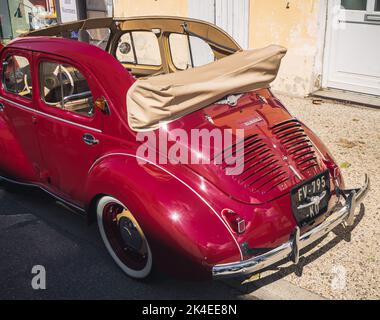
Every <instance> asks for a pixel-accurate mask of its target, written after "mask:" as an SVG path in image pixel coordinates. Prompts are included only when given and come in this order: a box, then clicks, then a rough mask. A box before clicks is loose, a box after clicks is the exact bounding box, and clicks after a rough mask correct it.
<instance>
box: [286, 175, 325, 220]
mask: <svg viewBox="0 0 380 320" xmlns="http://www.w3.org/2000/svg"><path fill="white" fill-rule="evenodd" d="M291 197H292V207H293V213H294V216H295V217H296V220H297V222H298V224H299V225H301V226H304V225H306V224H308V223H310V222H312V221H314V220H315V219H316V218H318V217H319V216H320V215H322V214H324V213H326V212H327V209H328V203H329V200H330V177H329V172H328V171H325V172H323V173H321V174H319V175H317V176H315V177H313V178H312V179H310V180H309V181H306V182H304V183H302V184H301V185H299V186H297V187H295V188H294V189H293V190H292V191H291Z"/></svg>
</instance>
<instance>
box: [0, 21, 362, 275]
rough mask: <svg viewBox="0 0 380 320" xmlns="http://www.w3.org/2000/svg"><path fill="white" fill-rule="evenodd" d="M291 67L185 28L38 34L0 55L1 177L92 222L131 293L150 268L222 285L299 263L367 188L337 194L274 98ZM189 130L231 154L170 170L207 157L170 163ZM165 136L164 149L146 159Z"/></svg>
mask: <svg viewBox="0 0 380 320" xmlns="http://www.w3.org/2000/svg"><path fill="white" fill-rule="evenodd" d="M285 53H286V50H285V49H284V48H282V47H279V46H270V47H267V48H264V49H258V50H249V51H243V50H241V48H240V47H239V45H238V44H237V43H236V42H235V41H234V40H233V39H232V38H231V37H230V36H228V35H227V34H226V33H225V32H224V31H222V30H221V29H219V28H218V27H216V26H213V25H211V24H208V23H206V22H201V21H198V20H192V19H184V18H170V17H139V18H128V19H109V18H107V19H90V20H85V21H79V22H75V23H70V24H66V25H59V26H55V27H51V28H48V29H45V30H39V31H35V32H32V33H31V34H29V35H27V36H26V37H21V38H19V39H16V40H14V41H12V42H11V43H9V44H8V45H7V46H5V47H3V48H1V51H0V59H1V66H0V68H1V70H0V72H1V75H2V86H1V89H0V155H1V156H0V175H1V177H2V179H3V180H5V181H6V182H7V183H17V184H20V185H26V186H37V187H39V188H41V189H43V190H45V191H46V192H48V193H50V194H51V195H53V196H54V197H56V198H58V199H59V200H60V201H62V202H64V203H66V204H67V205H69V206H71V207H72V208H74V209H75V210H77V211H79V212H81V213H83V214H84V215H86V216H87V218H88V221H89V222H90V223H91V222H94V221H97V223H98V225H99V230H100V233H101V236H102V238H103V240H104V243H105V246H106V248H107V250H108V251H109V253H110V255H111V256H112V258H113V259H114V260H115V262H116V263H117V264H118V265H119V266H120V267H121V269H122V270H123V271H124V272H125V273H126V274H128V275H129V276H131V277H133V278H145V277H147V276H148V275H149V274H150V273H151V270H152V266H157V267H159V268H161V269H166V270H168V271H170V272H172V273H175V274H178V275H182V276H185V277H188V278H189V277H191V278H208V277H209V278H212V277H213V278H222V277H229V276H238V275H244V276H246V275H250V274H254V273H257V272H260V271H261V270H264V269H267V268H270V267H271V266H273V265H276V264H278V263H279V262H281V261H283V260H285V261H286V260H292V261H293V262H294V263H298V260H299V255H300V250H301V249H303V248H305V247H307V246H308V245H310V244H311V243H313V242H315V241H316V240H318V239H321V238H322V237H324V236H325V235H326V234H328V233H329V232H330V231H331V230H333V229H334V228H335V227H336V226H338V225H340V224H342V223H344V224H346V225H348V226H351V225H352V224H353V222H354V212H355V208H356V207H357V204H358V203H359V202H360V201H361V200H362V199H363V197H364V196H365V195H366V193H367V190H368V188H369V179H368V178H367V177H366V179H365V183H364V185H363V187H361V188H359V189H353V190H345V186H344V182H343V178H342V176H341V172H340V170H339V167H338V166H337V165H336V163H335V161H334V159H333V157H332V156H331V154H330V153H329V151H328V150H327V148H326V147H325V145H324V144H323V143H322V142H321V141H320V140H319V139H318V138H317V137H316V135H315V134H314V133H313V132H312V131H311V130H310V129H309V128H308V127H307V126H306V125H305V124H303V123H302V122H301V121H299V120H298V119H296V118H294V117H293V116H292V115H291V114H290V113H289V112H288V111H287V109H286V107H284V106H283V105H282V104H281V102H280V101H279V100H278V99H277V98H276V97H275V96H274V95H273V93H272V92H271V91H270V89H269V83H270V82H271V81H273V80H274V78H275V76H276V74H277V71H278V68H279V67H280V61H281V58H282V57H283V56H284V55H285ZM194 130H199V131H202V130H203V131H202V133H205V132H206V133H210V134H211V133H212V134H215V136H216V137H218V132H219V131H220V132H222V133H231V134H232V138H233V139H232V143H231V144H230V145H229V146H228V145H227V144H225V142H226V141H225V140H228V139H227V135H226V136H222V135H221V136H219V138H220V137H222V140H223V141H222V142H223V147H222V148H218V147H215V146H211V147H210V143H208V146H209V147H210V148H209V149H210V150H209V151H210V157H209V158H208V160H209V162H207V161H204V162H200V163H193V162H191V161H188V162H186V161H185V160H186V157H184V158H181V159H179V161H171V160H172V158H176V160H178V159H177V157H176V155H177V153H178V151H183V153H185V154H186V152H188V155H191V157H190V158H191V159H195V158H197V157H193V156H194V155H196V156H199V158H202V157H203V153H202V152H203V151H207V150H206V149H207V143H205V142H204V140H203V144H201V145H202V146H201V147H202V148H201V149H199V148H198V149H195V147H194V146H193V144H191V145H189V144H188V145H187V146H184V148H182V147H183V146H182V145H181V146H178V147H177V149H175V150H176V152H173V153H170V152H169V153H167V152H166V151H165V150H166V149H168V148H169V149H170V148H172V147H173V145H174V144H175V143H176V142H178V140H181V139H180V138H179V136H181V135H185V136H186V135H187V136H188V137H189V136H192V134H193V132H195V131H194ZM218 130H219V131H218ZM198 133H199V132H198ZM165 135H166V137H169V138H168V139H166V140H168V141H166V142H168V144H167V145H166V147H165V148H166V149H165V148H164V149H162V148H161V145H162V141H160V148H154V145H155V144H156V143H155V138H157V139H159V138H162V136H164V137H165ZM173 136H175V138H174V139H173ZM215 136H213V137H214V138H215ZM152 137H153V143H152V140H150V139H151V138H152ZM210 139H211V138H210V137H209V140H210ZM183 141H184V140H181V142H183ZM226 145H227V147H226ZM142 146H143V147H144V148H145V149H144V152H143V153H141V152H140V151H141V147H142ZM198 147H199V145H198ZM152 150H153V151H152ZM184 150H185V151H184ZM150 152H151V153H150ZM145 153H150V157H146V158H144V154H145ZM232 158H233V159H235V163H233V162H231V161H230V160H231V159H232ZM187 160H188V158H187ZM198 160H199V159H198ZM214 160H215V161H214ZM216 160H219V161H216Z"/></svg>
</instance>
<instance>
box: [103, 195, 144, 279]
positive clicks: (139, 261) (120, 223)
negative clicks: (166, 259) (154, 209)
mask: <svg viewBox="0 0 380 320" xmlns="http://www.w3.org/2000/svg"><path fill="white" fill-rule="evenodd" d="M96 212H97V220H98V226H99V231H100V234H101V236H102V238H103V241H104V244H105V246H106V248H107V250H108V252H109V253H110V255H111V257H112V258H113V259H114V260H115V262H116V263H117V265H118V266H119V267H120V268H121V269H122V270H123V271H124V272H125V273H126V274H127V275H128V276H130V277H132V278H135V279H145V278H147V277H148V276H149V274H150V273H151V271H152V252H151V250H150V247H149V243H148V240H147V239H146V237H145V235H144V232H143V230H142V229H141V227H140V225H139V224H138V222H137V220H136V218H135V217H134V216H133V214H132V213H131V212H130V211H129V210H128V208H127V207H126V206H124V205H123V204H122V203H121V202H120V201H119V200H117V199H115V198H113V197H110V196H105V197H103V198H101V199H100V200H99V202H98V205H97V209H96Z"/></svg>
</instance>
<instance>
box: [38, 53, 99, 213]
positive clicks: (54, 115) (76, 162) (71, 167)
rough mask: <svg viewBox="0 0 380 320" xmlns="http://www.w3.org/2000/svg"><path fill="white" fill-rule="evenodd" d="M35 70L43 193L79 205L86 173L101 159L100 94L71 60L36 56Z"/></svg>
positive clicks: (91, 78)
mask: <svg viewBox="0 0 380 320" xmlns="http://www.w3.org/2000/svg"><path fill="white" fill-rule="evenodd" d="M35 61H36V68H38V70H39V88H38V91H39V94H40V100H39V111H40V112H41V114H40V117H39V119H38V139H39V142H40V145H41V152H42V155H43V170H44V172H43V178H44V182H45V184H46V185H47V186H48V188H50V189H52V190H53V191H54V192H55V193H58V194H59V195H61V196H62V197H63V198H65V199H66V200H70V201H71V202H73V203H74V204H77V205H79V206H81V205H82V201H83V196H84V195H83V192H84V186H85V181H86V177H87V172H88V171H89V169H90V167H91V165H92V164H93V162H94V161H95V160H96V159H97V157H98V156H99V155H100V154H101V149H102V143H101V142H102V139H101V133H102V121H103V114H102V112H101V111H100V110H99V109H95V107H94V101H95V99H97V98H99V97H101V96H102V95H101V90H100V89H99V88H98V86H97V85H96V82H95V80H94V78H93V77H92V75H91V73H90V72H89V71H88V70H85V69H84V68H83V67H82V66H79V65H76V64H75V63H74V62H72V61H70V60H64V59H57V58H56V57H54V56H49V55H45V54H36V56H35Z"/></svg>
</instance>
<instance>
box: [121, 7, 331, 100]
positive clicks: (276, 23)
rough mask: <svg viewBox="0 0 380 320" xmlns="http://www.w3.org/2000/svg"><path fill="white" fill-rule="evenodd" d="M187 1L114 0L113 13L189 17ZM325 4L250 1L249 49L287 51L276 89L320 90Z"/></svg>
mask: <svg viewBox="0 0 380 320" xmlns="http://www.w3.org/2000/svg"><path fill="white" fill-rule="evenodd" d="M188 1H190V0H138V1H136V0H114V12H115V16H136V15H152V14H157V15H159V14H161V15H176V16H187V15H188ZM324 3H325V0H292V1H285V0H250V16H249V20H250V21H249V45H250V47H251V48H259V47H263V46H266V45H269V44H272V43H275V44H281V45H283V46H285V47H287V48H288V54H287V55H286V57H285V58H284V60H283V63H282V66H281V70H280V73H279V76H278V78H277V80H276V81H275V82H274V83H273V89H274V90H276V91H279V92H285V93H287V94H290V95H295V96H305V95H307V94H309V93H311V92H312V91H314V90H315V89H317V88H318V87H319V82H320V80H319V79H320V73H321V72H320V70H321V69H322V62H321V61H322V51H323V43H324V39H323V37H324V23H325V7H324ZM288 4H289V5H288ZM287 6H289V8H287Z"/></svg>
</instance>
